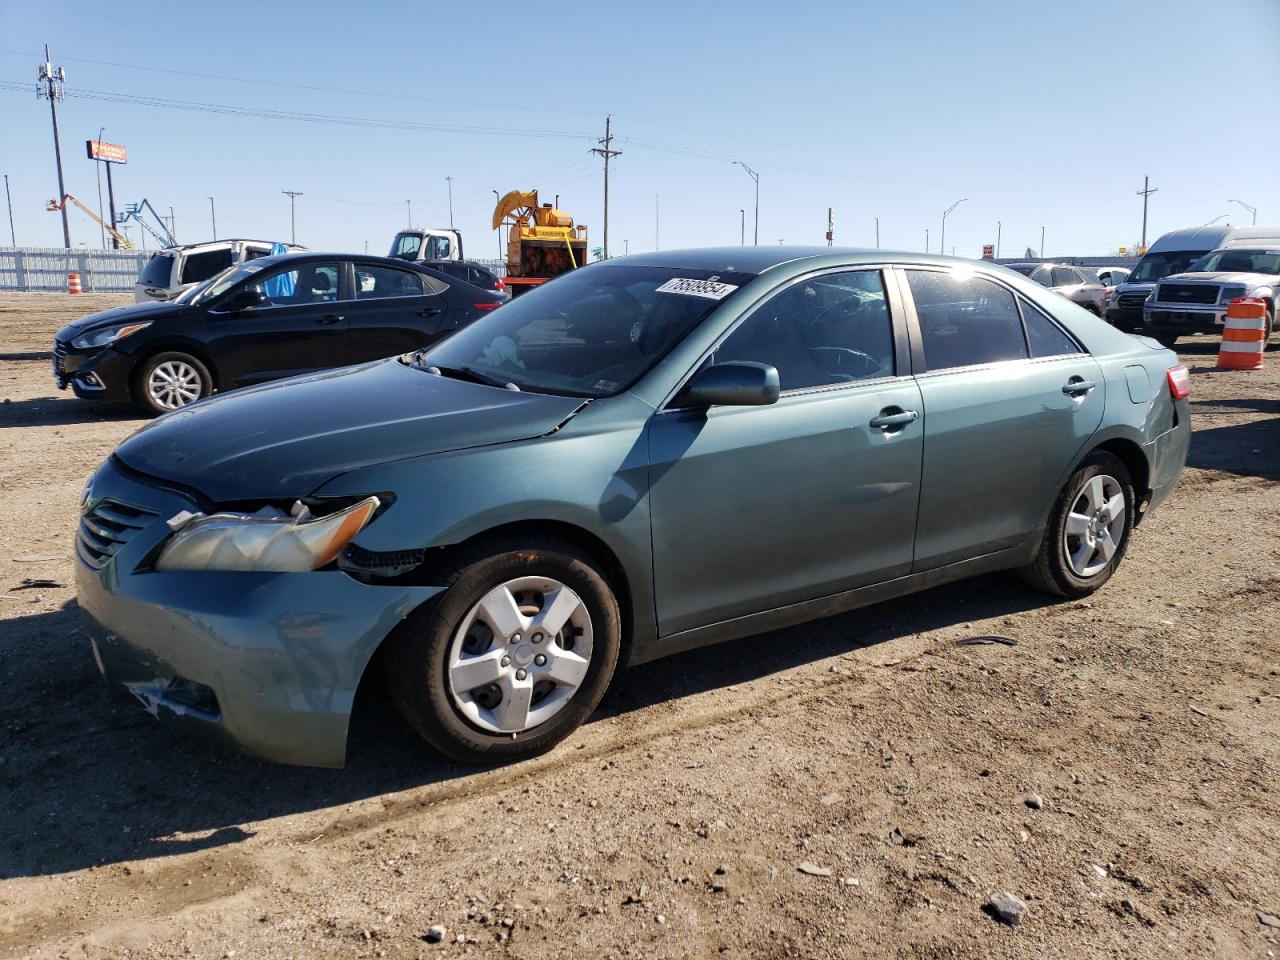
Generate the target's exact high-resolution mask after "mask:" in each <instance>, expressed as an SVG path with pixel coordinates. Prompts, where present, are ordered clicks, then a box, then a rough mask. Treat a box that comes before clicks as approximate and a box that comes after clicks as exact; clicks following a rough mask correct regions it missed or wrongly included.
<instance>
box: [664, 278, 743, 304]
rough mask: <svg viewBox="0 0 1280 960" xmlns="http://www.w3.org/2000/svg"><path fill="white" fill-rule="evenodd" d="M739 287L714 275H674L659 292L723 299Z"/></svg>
mask: <svg viewBox="0 0 1280 960" xmlns="http://www.w3.org/2000/svg"><path fill="white" fill-rule="evenodd" d="M737 289H738V288H737V287H736V286H735V285H734V284H732V283H721V282H720V281H719V280H717V279H715V278H714V277H712V278H711V279H710V280H690V279H687V278H685V277H673V278H672V279H670V280H668V281H667V282H666V283H664V284H663V285H662V286H660V287H659V288H658V290H657V292H658V293H683V294H684V295H685V296H687V297H705V298H706V299H708V300H723V299H724V298H725V297H727V296H728V295H729V294H731V293H733V291H735V290H737Z"/></svg>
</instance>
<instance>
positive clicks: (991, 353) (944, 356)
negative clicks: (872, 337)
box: [907, 270, 1027, 370]
mask: <svg viewBox="0 0 1280 960" xmlns="http://www.w3.org/2000/svg"><path fill="white" fill-rule="evenodd" d="M907 283H908V285H909V286H910V288H911V296H912V299H913V300H914V301H915V305H916V315H917V317H918V318H919V320H920V334H921V337H922V339H923V342H924V359H925V366H926V367H927V369H929V370H947V369H951V368H954V367H969V366H973V365H975V364H981V363H999V362H1000V361H1002V360H1023V359H1026V356H1027V343H1026V340H1025V339H1024V338H1023V335H1022V318H1021V317H1020V316H1019V314H1018V307H1017V304H1016V303H1014V299H1013V294H1012V293H1010V292H1009V291H1008V290H1006V289H1005V288H1004V287H1002V286H1000V285H999V284H996V283H993V282H992V281H990V280H987V279H985V278H983V277H977V276H973V275H967V274H965V273H935V272H933V271H924V270H908V271H907Z"/></svg>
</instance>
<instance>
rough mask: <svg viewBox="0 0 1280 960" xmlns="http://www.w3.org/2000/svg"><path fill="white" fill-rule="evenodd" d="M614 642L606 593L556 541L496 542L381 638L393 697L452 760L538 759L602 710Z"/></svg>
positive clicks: (615, 627) (612, 601) (616, 623)
mask: <svg viewBox="0 0 1280 960" xmlns="http://www.w3.org/2000/svg"><path fill="white" fill-rule="evenodd" d="M621 637H622V629H621V617H620V615H619V611H618V602H617V600H616V598H615V597H614V594H613V590H612V589H611V588H610V586H609V583H608V581H607V579H606V578H605V577H604V575H603V574H602V573H601V572H600V570H599V568H598V566H597V565H596V564H595V562H594V561H593V560H592V559H591V558H590V557H589V556H587V555H586V554H585V553H583V552H582V551H580V550H578V549H577V548H576V547H575V546H573V545H572V544H569V543H564V542H560V541H555V540H537V541H519V542H516V541H510V542H505V543H501V544H493V545H490V546H489V547H488V548H487V549H484V550H479V551H476V552H475V553H474V555H473V556H471V557H466V558H463V559H462V563H461V566H460V569H459V572H458V573H457V574H456V575H454V576H453V577H452V578H451V580H450V582H449V585H448V589H447V590H446V591H445V593H444V594H442V595H441V596H440V597H439V598H438V599H437V600H436V601H434V602H433V603H431V604H430V605H428V606H426V607H423V608H420V609H419V610H417V611H415V612H414V613H413V614H411V615H410V616H409V617H408V618H407V619H406V620H405V621H404V623H402V624H401V625H400V627H399V628H397V630H396V632H395V633H394V634H393V635H392V637H391V638H390V639H389V641H388V643H389V649H388V655H387V657H386V666H387V677H388V681H389V684H390V688H391V696H392V699H393V700H394V701H395V704H396V706H397V708H398V709H399V710H400V713H401V714H402V715H403V716H404V718H405V719H406V720H407V721H408V722H409V724H410V725H411V726H412V727H413V728H414V729H415V730H417V732H418V733H419V734H420V735H421V736H422V737H423V739H425V740H426V741H427V742H428V743H429V744H431V745H432V746H433V747H435V748H436V749H437V750H439V751H440V752H441V753H443V754H445V755H446V756H449V757H452V758H453V759H455V760H460V761H462V762H464V763H493V762H504V761H510V760H520V759H524V758H526V757H533V756H537V755H538V754H540V753H545V752H546V751H548V750H550V749H551V748H552V747H554V746H555V745H556V744H557V743H559V742H560V741H561V740H563V739H564V738H565V737H567V736H569V734H571V733H572V732H573V731H574V730H576V729H577V728H578V727H579V726H580V725H581V724H582V723H583V722H584V721H585V720H586V719H587V717H588V716H590V715H591V712H592V711H593V710H594V709H595V708H596V706H597V705H598V704H599V703H600V699H601V698H602V697H603V696H604V693H605V690H606V689H607V688H608V686H609V681H610V680H611V679H612V678H613V672H614V669H615V667H616V666H617V663H618V651H619V648H620V646H621Z"/></svg>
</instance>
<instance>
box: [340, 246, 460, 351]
mask: <svg viewBox="0 0 1280 960" xmlns="http://www.w3.org/2000/svg"><path fill="white" fill-rule="evenodd" d="M429 282H430V281H428V280H427V279H426V278H424V277H423V276H422V274H420V273H416V272H414V271H412V270H402V269H400V268H399V267H383V266H377V265H375V264H367V263H359V262H357V263H356V264H355V293H356V297H355V302H354V303H352V304H350V308H349V309H348V310H347V322H348V324H349V330H350V335H349V336H348V340H347V343H348V347H347V349H348V353H347V359H346V362H347V363H363V362H364V361H366V360H377V359H379V358H381V357H393V356H397V355H399V354H402V353H408V352H409V351H411V350H417V349H419V348H421V347H425V346H427V345H428V344H430V343H432V342H433V341H434V340H436V339H437V337H438V335H439V331H440V330H441V329H443V328H448V329H452V325H451V324H449V323H448V309H447V307H448V305H447V304H446V303H445V298H444V297H443V296H441V295H440V294H439V293H435V292H434V291H433V290H432V289H431V288H430V287H429V286H427V284H429Z"/></svg>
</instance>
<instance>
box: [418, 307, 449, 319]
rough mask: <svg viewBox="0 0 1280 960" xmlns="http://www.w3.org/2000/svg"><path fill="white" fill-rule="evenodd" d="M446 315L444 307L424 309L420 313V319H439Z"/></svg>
mask: <svg viewBox="0 0 1280 960" xmlns="http://www.w3.org/2000/svg"><path fill="white" fill-rule="evenodd" d="M442 313H444V307H423V308H422V309H421V310H419V311H418V316H420V317H438V316H440V314H442Z"/></svg>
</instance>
